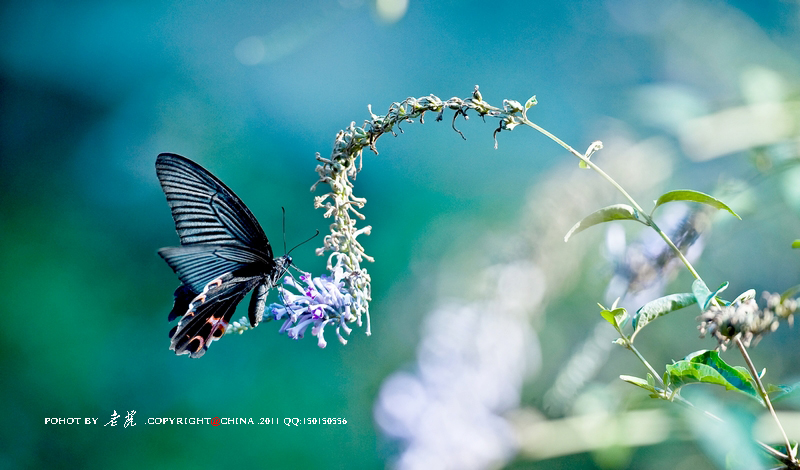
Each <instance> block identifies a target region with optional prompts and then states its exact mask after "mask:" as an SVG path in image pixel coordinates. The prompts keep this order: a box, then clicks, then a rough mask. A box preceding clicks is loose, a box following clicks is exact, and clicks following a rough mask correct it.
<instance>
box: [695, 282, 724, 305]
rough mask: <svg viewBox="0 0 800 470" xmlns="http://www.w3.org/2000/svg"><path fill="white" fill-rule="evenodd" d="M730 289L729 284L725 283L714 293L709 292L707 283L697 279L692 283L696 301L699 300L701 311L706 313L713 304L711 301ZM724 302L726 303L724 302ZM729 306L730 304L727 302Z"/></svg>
mask: <svg viewBox="0 0 800 470" xmlns="http://www.w3.org/2000/svg"><path fill="white" fill-rule="evenodd" d="M727 288H728V282H727V281H726V282H723V283H722V285H721V286H719V288H718V289H717V290H715V291H714V292H711V290H709V288H708V286H707V285H706V283H705V282H703V281H702V280H700V279H696V280H695V281H694V282H693V283H692V293H693V294H694V297H695V299H697V303H698V304H699V305H700V310H701V311H703V312H705V311H706V309H707V308H708V306H709V304H711V299H713V298H714V297H716V296H717V294H719V293H720V292H722V291H724V290H725V289H727ZM723 302H724V301H723ZM725 304H726V305H727V304H728V303H727V302H725Z"/></svg>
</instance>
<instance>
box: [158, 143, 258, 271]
mask: <svg viewBox="0 0 800 470" xmlns="http://www.w3.org/2000/svg"><path fill="white" fill-rule="evenodd" d="M156 174H157V175H158V180H159V181H160V182H161V187H162V188H163V189H164V193H165V194H166V195H167V202H168V203H169V206H170V208H171V209H172V217H173V218H174V219H175V228H176V230H177V231H178V236H179V237H181V245H184V246H188V245H194V244H213V245H231V244H234V245H244V246H247V247H250V248H257V249H262V250H265V252H264V254H265V257H267V258H269V259H272V249H271V248H270V246H269V242H268V241H267V236H266V235H265V234H264V230H262V229H261V226H260V225H259V224H258V221H257V220H256V218H255V217H254V216H253V214H252V213H251V212H250V210H249V209H248V208H247V206H245V205H244V203H243V202H242V201H241V200H240V199H239V198H238V197H237V196H236V195H235V194H234V193H233V191H231V190H230V189H229V188H228V187H227V186H225V184H224V183H223V182H222V181H220V180H219V179H217V177H216V176H214V175H212V174H211V173H209V172H208V171H206V170H205V169H204V168H203V167H201V166H200V165H198V164H196V163H194V162H193V161H191V160H189V159H187V158H184V157H181V156H180V155H175V154H171V153H162V154H161V155H159V156H158V159H157V160H156Z"/></svg>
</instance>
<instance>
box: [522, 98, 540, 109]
mask: <svg viewBox="0 0 800 470" xmlns="http://www.w3.org/2000/svg"><path fill="white" fill-rule="evenodd" d="M536 103H538V101H536V95H533V96H531V97H530V98H529V99H528V101H526V102H525V109H530V107H531V106H536Z"/></svg>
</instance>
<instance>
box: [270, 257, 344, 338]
mask: <svg viewBox="0 0 800 470" xmlns="http://www.w3.org/2000/svg"><path fill="white" fill-rule="evenodd" d="M333 275H334V276H333V278H331V277H330V276H320V277H315V278H312V277H311V275H310V274H309V273H303V274H302V275H300V281H299V282H298V281H297V280H295V279H294V278H293V277H291V276H286V277H285V278H284V280H283V286H281V287H278V292H279V293H280V295H281V299H282V300H283V302H284V304H283V305H281V304H272V305H270V314H271V316H272V317H273V318H274V319H275V320H284V323H283V325H282V326H281V329H280V333H284V332H286V334H287V335H288V336H289V337H290V338H293V339H300V338H302V337H303V335H304V334H305V332H306V329H308V327H309V326H310V327H312V328H311V334H313V335H314V336H316V337H317V341H318V345H319V347H321V348H324V347H325V346H326V345H327V344H328V343H327V342H326V341H325V338H324V336H323V333H324V331H325V327H326V326H328V325H335V326H336V335H337V336H338V337H339V341H341V343H342V344H347V340H346V339H344V337H343V336H342V334H341V331H344V332H345V334H348V335H349V334H350V332H351V331H352V330H351V329H350V327H348V326H347V322H352V321H355V320H356V319H357V317H356V315H354V314H353V313H352V309H353V308H354V307H355V302H353V296H352V295H350V293H349V292H347V289H346V287H345V283H344V282H343V281H342V279H343V277H344V273H343V271H342V270H341V269H336V270H334V272H333Z"/></svg>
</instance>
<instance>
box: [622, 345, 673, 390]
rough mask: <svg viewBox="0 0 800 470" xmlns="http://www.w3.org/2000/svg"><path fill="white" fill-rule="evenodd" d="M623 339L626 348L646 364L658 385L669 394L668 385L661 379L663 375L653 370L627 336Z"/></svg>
mask: <svg viewBox="0 0 800 470" xmlns="http://www.w3.org/2000/svg"><path fill="white" fill-rule="evenodd" d="M622 337H623V338H624V339H625V347H626V348H628V350H629V351H631V352H633V354H635V355H636V357H637V358H639V360H640V361H641V362H642V364H644V366H645V367H647V370H649V371H650V374H651V375H652V376H653V377H654V378H655V379H656V380H658V383H660V384H661V386H662V387H663V388H664V392H665V393H669V390H667V385H666V384H665V383H664V380H663V379H662V378H661V375H659V374H658V372H656V370H655V369H653V366H651V365H650V363H649V362H647V359H645V358H644V356H642V354H641V353H640V352H639V350H638V349H636V346H634V345H633V343H632V342H631V341H630V340H629V339H628V338H627V337H626V336H625V335H623V336H622Z"/></svg>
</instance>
